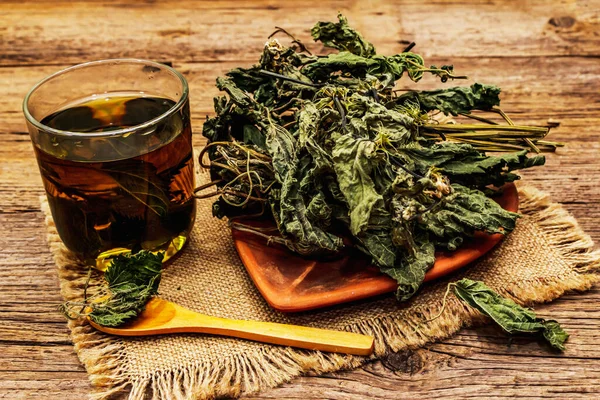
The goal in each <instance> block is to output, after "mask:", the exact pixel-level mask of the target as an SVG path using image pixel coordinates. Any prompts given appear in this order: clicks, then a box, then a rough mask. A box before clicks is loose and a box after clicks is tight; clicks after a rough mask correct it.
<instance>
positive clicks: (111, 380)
mask: <svg viewBox="0 0 600 400" xmlns="http://www.w3.org/2000/svg"><path fill="white" fill-rule="evenodd" d="M519 193H520V199H521V202H520V211H521V213H522V214H524V215H526V216H528V217H529V218H531V219H532V220H533V221H534V222H535V223H536V224H537V225H538V227H539V229H540V230H541V231H543V232H544V234H545V237H546V239H547V240H548V245H549V246H550V247H552V248H554V249H557V250H558V251H559V252H560V254H561V256H562V258H563V260H564V262H566V263H567V264H568V265H569V267H570V270H571V271H570V272H569V273H567V274H566V275H565V276H557V277H552V278H544V279H534V280H528V281H521V282H514V283H513V284H511V285H507V286H505V287H503V288H496V289H497V290H498V291H499V292H500V293H501V294H503V295H505V296H508V297H510V298H512V299H513V300H515V301H517V302H518V303H520V304H524V305H532V304H534V303H543V302H549V301H552V300H554V299H556V298H558V297H560V296H562V295H563V294H564V293H565V292H567V291H572V290H576V291H584V290H588V289H589V288H590V287H591V286H592V285H593V284H594V283H595V282H597V281H598V275H597V274H596V272H597V271H598V270H600V251H598V250H594V249H593V247H594V243H593V241H592V239H591V238H590V236H589V235H587V234H586V233H585V232H584V231H583V230H582V229H581V228H580V227H579V224H578V223H577V221H576V220H575V218H574V217H573V216H571V215H570V214H569V213H568V212H567V211H566V210H565V209H563V208H562V206H560V205H559V204H556V203H552V202H551V200H550V198H549V196H548V195H547V194H545V193H543V192H541V191H539V190H537V189H534V188H531V187H523V188H519ZM42 203H43V207H44V210H45V211H46V214H47V215H49V213H48V212H47V203H45V202H44V201H43V202H42ZM47 223H48V227H49V232H50V233H49V243H50V247H51V248H52V252H53V254H54V257H55V261H56V263H57V265H58V266H59V276H60V277H61V278H63V279H61V291H62V293H63V296H64V297H65V298H67V299H69V298H73V297H77V296H78V293H81V289H82V285H83V283H82V282H83V281H84V280H85V277H84V274H82V272H81V271H82V269H81V268H80V267H79V268H77V265H76V263H74V262H73V259H72V258H71V257H69V255H68V253H67V252H65V251H64V250H63V249H62V245H60V240H59V239H58V237H57V235H56V232H55V229H53V223H52V219H51V218H47ZM53 235H54V236H53ZM69 266H71V267H69ZM75 289H77V290H76V291H75ZM442 307H443V300H442V299H441V298H440V300H439V302H437V303H435V304H430V305H429V306H428V307H423V308H422V309H420V310H419V312H417V313H414V314H413V315H410V316H407V315H398V316H387V317H381V318H373V319H369V320H364V321H361V322H359V323H356V324H353V325H350V326H347V327H346V330H348V331H353V332H357V333H362V334H366V335H370V336H372V337H374V338H375V353H374V355H373V356H372V357H370V358H366V357H355V356H348V355H340V354H331V353H321V352H310V351H303V350H295V349H292V348H263V349H261V350H260V351H257V352H255V353H253V354H237V355H234V356H230V357H227V358H221V359H217V360H212V361H209V362H205V363H202V364H193V363H190V364H188V365H186V366H183V367H182V368H180V369H178V370H169V371H155V372H154V373H152V374H149V375H147V376H145V377H138V378H131V377H130V376H129V375H128V371H127V368H126V361H125V360H124V358H125V354H124V348H123V345H122V342H121V341H120V340H119V339H115V338H112V337H107V336H105V335H103V334H101V333H98V332H97V331H95V330H94V329H93V328H91V327H90V326H89V325H87V324H81V323H78V322H76V321H70V323H69V325H70V327H71V330H72V337H73V342H74V343H75V348H76V351H77V354H78V355H79V358H80V360H81V362H82V363H83V364H84V365H85V367H86V369H87V371H88V373H89V375H90V381H91V383H92V385H93V386H94V387H95V388H96V392H95V393H94V394H93V395H92V398H93V399H98V400H99V399H108V398H112V397H113V396H114V395H116V394H123V393H124V392H127V391H128V392H129V396H128V397H129V400H142V399H145V398H147V396H148V394H149V393H151V394H152V398H153V399H163V398H169V399H175V400H184V399H210V398H215V397H221V396H240V395H243V394H251V393H255V392H258V391H260V390H264V389H266V388H270V387H274V386H277V385H280V384H282V383H284V382H287V381H290V380H291V379H293V378H294V377H297V376H299V375H302V374H307V373H316V374H323V373H327V372H332V371H338V370H342V369H350V368H356V367H359V366H360V365H362V364H364V363H365V362H367V361H369V360H372V359H375V358H377V357H381V356H383V355H385V354H387V353H388V352H390V351H393V352H395V351H400V350H403V349H407V348H417V347H421V346H423V345H425V344H427V343H431V342H434V341H436V340H441V339H445V338H448V337H449V336H451V335H453V334H454V333H456V332H457V331H458V330H459V329H461V328H462V327H467V326H471V325H473V324H475V323H480V322H483V321H485V318H484V317H482V316H481V314H480V313H478V312H477V311H475V310H474V309H472V308H471V307H469V306H467V305H465V304H464V303H462V302H461V301H459V300H458V299H456V298H455V297H450V298H448V300H447V303H446V305H445V307H443V310H442V312H441V314H439V311H440V310H441V309H442ZM438 314H439V315H438ZM434 316H435V317H436V318H435V319H433V320H432V318H433V317H434Z"/></svg>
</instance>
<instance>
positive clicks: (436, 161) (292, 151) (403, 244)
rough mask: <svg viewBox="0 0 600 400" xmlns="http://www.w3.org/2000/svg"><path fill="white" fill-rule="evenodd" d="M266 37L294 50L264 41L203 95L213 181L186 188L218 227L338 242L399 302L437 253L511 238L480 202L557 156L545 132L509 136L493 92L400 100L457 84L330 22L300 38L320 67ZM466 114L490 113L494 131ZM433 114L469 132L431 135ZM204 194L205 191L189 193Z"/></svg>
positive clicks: (471, 90) (417, 59)
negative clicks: (247, 63) (467, 120)
mask: <svg viewBox="0 0 600 400" xmlns="http://www.w3.org/2000/svg"><path fill="white" fill-rule="evenodd" d="M275 33H285V34H287V35H288V36H289V37H290V38H291V39H292V45H291V46H290V47H284V46H282V45H281V44H280V42H279V41H277V40H276V39H272V38H269V40H268V41H267V43H266V45H265V48H264V51H263V53H262V55H261V57H260V61H259V63H258V64H257V65H255V66H253V67H251V68H236V69H233V70H231V71H229V72H228V73H227V74H226V77H220V78H218V79H217V87H218V88H219V89H220V90H222V91H225V92H226V93H227V95H228V96H221V97H216V98H215V101H214V108H215V112H216V116H215V117H214V118H209V119H208V120H207V121H206V123H205V124H204V132H203V134H204V136H205V137H206V138H207V139H208V141H209V144H208V145H207V147H206V148H205V149H204V151H203V155H206V154H208V158H209V159H210V163H209V164H208V165H207V164H206V163H204V162H205V160H203V157H202V156H201V158H200V162H201V163H203V164H202V165H203V166H204V167H206V168H210V171H211V176H212V178H213V181H212V182H211V183H210V184H208V185H204V186H203V187H201V188H198V189H197V191H198V193H199V194H198V195H197V196H198V197H210V196H219V198H218V200H217V201H216V202H215V203H214V206H213V212H214V214H215V215H216V216H217V217H220V218H221V217H225V216H226V217H229V218H234V217H240V216H255V215H259V214H262V215H264V216H266V217H268V218H272V220H273V221H274V222H275V224H276V229H272V230H269V229H266V230H262V229H260V230H259V229H257V228H252V227H250V226H247V225H244V223H243V222H239V220H238V219H237V218H235V219H234V220H235V221H236V222H234V223H235V224H236V227H237V228H238V229H244V230H247V231H251V232H254V233H256V234H258V235H263V236H265V237H268V238H269V239H270V240H271V241H275V242H279V243H282V244H284V245H286V246H287V247H289V248H290V249H291V250H293V251H294V252H297V253H299V254H302V255H322V254H329V253H338V252H341V251H343V250H344V248H345V246H347V245H348V241H346V242H344V240H343V238H350V239H351V242H352V244H351V245H352V246H355V247H356V248H358V249H360V250H361V251H362V252H364V253H365V254H367V255H368V256H369V257H371V258H372V260H373V263H374V264H376V265H377V266H379V268H380V269H381V271H383V272H384V273H386V274H388V275H389V276H391V277H392V278H394V279H395V280H396V281H397V282H398V290H397V297H398V299H399V300H406V299H408V298H410V297H411V296H412V295H413V294H414V293H415V292H416V291H417V290H418V288H419V286H420V285H421V283H422V282H423V278H424V276H425V272H426V271H427V270H428V269H429V268H431V266H432V265H433V263H434V261H435V250H436V249H443V250H450V251H452V250H455V249H457V248H458V247H459V246H460V245H461V244H462V243H463V241H464V240H465V238H468V237H470V236H472V235H473V234H474V233H475V232H476V231H485V232H488V233H503V234H506V233H508V232H510V231H512V230H513V229H514V227H515V221H516V219H517V218H518V214H515V213H512V212H508V211H505V210H504V209H502V208H501V207H500V206H499V205H498V204H497V203H495V202H494V201H493V200H492V199H491V198H490V197H489V196H492V195H493V193H494V192H495V191H496V189H494V188H499V187H501V186H502V185H503V184H505V183H506V182H512V181H514V180H516V179H519V176H518V175H516V174H515V173H514V172H513V171H514V170H517V169H521V168H529V167H532V166H536V165H543V164H544V157H543V156H541V155H535V156H533V157H527V153H528V152H529V151H530V150H533V151H535V152H536V153H539V152H540V151H552V150H554V149H555V148H556V146H559V145H560V144H558V143H552V142H548V141H544V140H543V139H544V137H545V135H546V134H547V133H548V128H546V127H529V126H516V125H514V124H513V122H512V121H511V120H510V118H508V117H507V116H506V115H505V114H504V113H503V112H502V111H501V110H499V109H497V106H498V105H499V103H500V99H499V93H500V89H499V88H498V87H496V86H491V85H484V84H479V83H475V84H473V85H471V86H470V87H450V88H446V89H439V90H434V91H408V92H402V94H400V95H398V94H397V92H395V91H394V85H395V83H396V81H397V80H398V79H400V78H401V77H402V76H404V75H407V76H408V78H409V79H411V80H412V81H415V82H416V81H418V80H420V79H421V78H422V77H423V75H424V74H425V73H429V74H433V75H434V76H437V77H438V78H440V79H441V81H442V82H446V81H448V80H453V79H458V78H465V77H463V76H455V75H454V72H453V68H452V66H446V65H444V66H442V67H440V68H438V67H435V66H431V67H426V66H425V64H424V61H423V58H422V57H421V56H419V55H418V54H415V53H412V52H410V51H408V50H410V49H407V51H404V52H402V53H400V54H396V55H394V56H390V57H386V56H383V55H379V54H376V53H375V48H374V46H373V45H372V44H371V43H369V42H367V41H366V40H365V39H364V38H363V37H362V36H361V35H360V34H359V33H358V32H356V31H355V30H353V29H352V28H350V27H349V26H348V23H347V20H346V19H345V18H344V17H343V16H342V15H339V22H336V23H332V22H327V23H324V22H319V23H317V24H316V25H315V26H314V27H313V29H312V31H311V33H312V36H313V38H314V39H315V40H316V41H321V42H322V43H323V44H324V45H325V46H327V47H330V48H333V49H337V50H338V52H333V53H331V54H328V55H326V56H315V55H312V54H311V53H310V52H309V51H308V50H307V49H306V47H305V46H304V44H303V43H302V42H300V41H299V40H296V39H295V38H294V37H293V36H291V35H290V34H289V33H287V32H286V31H284V30H283V29H281V28H278V30H277V31H276V32H275ZM409 47H411V46H409ZM474 110H482V111H487V112H490V113H496V114H500V115H501V116H502V117H503V118H504V120H505V121H506V124H499V123H497V122H494V121H492V120H490V119H487V118H484V117H482V116H480V115H474V114H472V111H474ZM436 113H437V114H440V113H443V114H446V115H452V116H468V117H471V118H474V119H475V120H477V121H473V122H476V123H474V124H454V123H445V124H442V123H439V122H438V121H437V120H436V118H435V114H436ZM515 150H516V151H515ZM485 151H495V152H497V151H510V152H509V153H503V154H500V155H487V154H485ZM210 186H216V190H215V191H214V192H211V193H205V192H202V194H200V191H201V190H203V189H206V188H208V187H210Z"/></svg>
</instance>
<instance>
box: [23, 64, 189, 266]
mask: <svg viewBox="0 0 600 400" xmlns="http://www.w3.org/2000/svg"><path fill="white" fill-rule="evenodd" d="M90 64H91V66H90ZM90 64H84V65H82V66H78V67H74V71H71V73H72V72H75V73H76V75H79V76H77V77H76V78H77V79H79V80H80V79H81V78H82V73H81V70H80V69H79V68H83V70H84V72H87V73H85V74H83V75H89V79H93V78H92V76H93V75H94V74H93V71H92V70H93V69H95V68H101V70H102V74H101V75H104V76H103V78H104V79H108V77H107V76H105V75H106V68H109V69H112V70H113V72H115V73H116V74H117V76H115V78H114V79H113V82H114V81H119V82H120V84H117V83H113V84H112V85H108V86H107V85H106V82H104V84H100V85H99V86H101V89H102V90H100V91H98V90H95V91H92V92H88V94H87V95H84V96H73V97H74V98H73V97H72V98H68V99H66V98H59V99H56V98H55V99H54V100H55V101H54V102H55V103H59V102H60V104H56V107H54V109H53V107H51V106H46V105H45V103H44V102H46V103H47V102H48V99H45V98H43V95H44V93H40V90H43V89H44V88H45V87H46V86H47V85H48V84H52V81H53V77H50V78H48V79H47V80H46V81H48V82H46V81H43V82H42V83H41V84H39V85H38V86H37V87H36V88H34V89H33V90H32V92H31V93H30V94H29V95H28V98H26V103H25V107H26V108H25V109H26V116H27V113H28V112H29V113H30V114H31V115H30V116H28V118H27V119H28V124H29V129H30V133H31V136H32V140H33V143H34V151H35V154H36V157H37V161H38V165H39V168H40V172H41V175H42V180H43V183H44V187H45V189H46V194H47V198H48V203H49V206H50V210H51V212H52V216H53V219H54V223H55V225H56V228H57V231H58V234H59V236H60V238H61V239H62V241H63V243H64V244H65V246H66V247H67V248H68V249H70V250H71V251H73V252H75V253H76V254H78V255H79V256H80V257H82V258H83V259H85V260H88V262H92V263H93V264H96V265H97V266H98V267H100V268H103V267H104V266H105V264H106V262H107V261H108V260H109V259H110V257H111V256H113V255H116V254H122V253H126V252H130V251H134V252H135V251H138V250H141V249H145V250H151V251H165V252H166V258H168V257H170V256H172V255H173V254H175V253H176V252H177V251H179V250H180V249H181V248H182V246H183V245H184V243H185V241H186V239H187V236H188V234H189V232H190V229H191V227H192V224H193V222H194V217H195V201H194V197H193V189H194V160H193V151H192V140H191V138H192V132H191V127H190V118H189V105H188V100H187V85H186V84H185V79H184V78H183V77H182V76H181V75H180V74H178V73H176V72H175V71H173V70H171V69H170V68H169V67H166V66H163V65H161V64H155V63H150V62H146V61H138V60H107V61H102V62H96V63H90ZM85 70H87V71H85ZM60 74H65V75H69V74H70V72H69V70H67V71H65V72H62V73H59V75H58V77H59V78H61V76H62V75H60ZM127 76H128V77H129V78H127ZM71 78H73V77H71ZM61 79H62V80H64V78H61ZM124 80H125V81H124ZM148 81H151V82H148ZM161 81H163V83H165V84H163V85H161V84H160V82H161ZM157 82H158V84H157ZM177 82H179V85H177ZM98 83H100V82H98ZM169 83H170V84H169ZM64 84H65V82H59V85H60V86H65V85H64ZM81 86H89V81H86V82H85V84H83V85H81ZM127 87H132V88H133V90H131V89H129V90H125V89H126V88H127ZM142 88H144V89H145V90H140V89H142ZM53 89H54V91H55V93H60V92H56V89H57V88H56V87H55V88H53ZM107 89H110V90H107ZM80 91H81V92H82V94H83V92H85V91H84V90H80ZM46 95H50V92H48V93H47V94H46ZM50 103H52V102H50ZM34 113H35V116H34ZM32 119H33V120H34V122H32Z"/></svg>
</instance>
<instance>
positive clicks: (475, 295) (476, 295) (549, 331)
mask: <svg viewBox="0 0 600 400" xmlns="http://www.w3.org/2000/svg"><path fill="white" fill-rule="evenodd" d="M454 293H455V294H456V296H458V298H460V299H461V300H463V301H464V302H465V303H467V304H468V305H470V306H471V307H473V308H475V309H476V310H478V311H479V312H481V313H482V314H484V315H486V316H488V317H490V318H491V319H492V320H494V322H496V323H497V324H498V325H499V326H500V327H501V328H502V329H504V330H505V331H506V332H508V333H510V334H514V333H537V334H542V335H543V336H544V338H545V339H546V340H547V341H548V342H549V343H550V345H552V347H554V348H556V349H558V350H561V351H562V350H564V349H565V346H564V343H565V341H566V340H567V338H568V337H569V335H568V334H567V333H566V332H565V331H564V330H563V329H562V328H561V327H560V325H559V324H558V322H556V321H545V320H543V319H541V318H537V317H536V315H535V313H534V312H533V311H531V310H529V309H527V308H524V307H521V306H520V305H518V304H517V303H515V302H514V301H512V300H510V299H507V298H505V297H502V296H500V295H499V294H498V293H496V292H494V291H493V290H492V289H490V288H489V287H488V286H487V285H485V284H484V283H483V282H479V281H472V280H470V279H461V280H460V281H458V282H456V283H455V284H454Z"/></svg>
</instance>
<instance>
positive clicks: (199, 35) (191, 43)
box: [0, 0, 600, 65]
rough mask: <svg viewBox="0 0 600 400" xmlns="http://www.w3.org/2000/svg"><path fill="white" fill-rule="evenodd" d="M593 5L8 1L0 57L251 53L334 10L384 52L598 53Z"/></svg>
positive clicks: (224, 56)
mask: <svg viewBox="0 0 600 400" xmlns="http://www.w3.org/2000/svg"><path fill="white" fill-rule="evenodd" d="M597 9H598V3H597V2H596V1H589V2H586V3H585V4H582V5H579V4H578V3H575V2H565V3H562V2H561V3H559V2H545V1H542V0H537V1H528V2H527V3H524V4H520V3H515V2H512V1H508V0H506V1H490V2H485V3H483V2H464V1H460V0H455V1H448V2H444V3H443V4H440V3H436V2H432V3H425V2H421V1H414V0H413V1H383V0H377V1H376V0H373V1H369V2H363V1H356V0H355V1H341V0H328V1H320V2H311V1H308V0H300V1H293V2H277V1H271V0H262V1H246V2H242V3H241V4H240V3H239V2H235V1H223V2H209V1H207V2H194V1H191V0H181V1H180V0H177V1H175V0H172V1H164V2H162V1H161V2H154V1H146V2H136V3H132V2H129V1H109V2H93V3H92V2H83V1H78V2H64V1H63V2H61V1H56V2H50V1H47V2H43V3H42V4H39V3H38V4H36V3H30V2H19V1H5V2H2V5H1V6H0V27H2V31H1V32H0V33H1V34H2V36H1V37H2V40H1V41H0V64H3V65H23V64H49V63H50V64H56V63H63V62H69V63H75V62H81V61H84V60H91V59H97V58H105V57H145V58H151V59H156V60H172V61H173V60H176V61H184V60H185V61H224V60H240V59H242V60H253V59H254V58H255V56H254V54H255V53H256V51H257V50H259V49H260V46H261V45H262V43H263V42H264V40H265V37H266V36H267V35H269V34H270V33H271V32H272V31H273V30H274V28H273V27H274V25H278V26H283V27H285V28H287V29H289V30H290V31H291V32H294V33H295V34H296V35H297V36H298V37H299V38H301V39H302V40H303V41H305V42H307V43H310V42H311V40H310V38H309V29H310V27H312V25H313V24H314V23H315V21H316V20H332V19H334V18H335V14H336V11H337V10H340V11H342V12H344V13H345V14H347V16H348V17H349V18H350V20H351V21H352V23H353V25H354V26H355V27H356V28H357V29H359V30H360V31H361V32H362V33H363V34H364V35H365V37H366V38H369V39H371V40H372V41H373V42H374V43H375V44H376V45H377V46H378V48H379V49H380V51H382V52H383V53H389V52H392V51H395V52H398V51H401V50H402V48H403V47H404V46H405V45H406V41H409V42H410V41H415V42H417V44H418V45H419V49H420V51H421V52H423V53H424V54H425V55H432V54H436V55H439V56H468V57H479V56H480V55H482V54H486V55H488V56H498V57H506V56H514V55H526V56H547V55H600V42H599V41H598V40H597V34H598V31H600V21H599V19H598V14H597ZM65 21H69V23H65ZM313 48H318V46H315V45H313Z"/></svg>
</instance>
